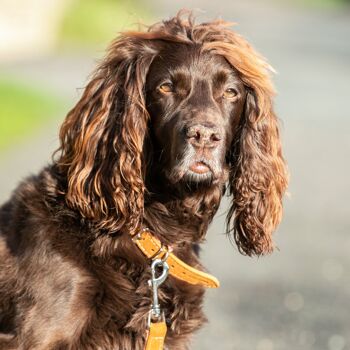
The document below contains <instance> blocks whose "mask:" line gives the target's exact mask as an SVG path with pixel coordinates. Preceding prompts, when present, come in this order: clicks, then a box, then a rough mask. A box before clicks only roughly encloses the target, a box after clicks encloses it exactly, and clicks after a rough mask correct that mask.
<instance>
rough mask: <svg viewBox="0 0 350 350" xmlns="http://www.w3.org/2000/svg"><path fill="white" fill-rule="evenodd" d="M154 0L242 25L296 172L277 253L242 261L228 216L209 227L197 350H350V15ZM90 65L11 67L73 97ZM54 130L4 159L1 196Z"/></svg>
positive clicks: (64, 61)
mask: <svg viewBox="0 0 350 350" xmlns="http://www.w3.org/2000/svg"><path fill="white" fill-rule="evenodd" d="M152 3H153V5H154V6H153V7H154V9H155V11H157V13H156V15H157V17H164V16H165V17H168V16H170V15H171V14H174V13H175V12H176V11H177V9H178V8H181V7H187V8H201V9H203V10H205V11H206V12H205V13H203V14H202V15H201V17H202V18H212V17H215V16H218V15H221V16H222V17H223V18H225V19H228V20H233V21H235V22H238V23H239V26H238V28H237V29H238V30H239V31H240V32H241V33H242V34H244V35H245V36H246V37H247V38H249V40H250V41H251V42H252V43H253V44H254V45H255V46H256V48H258V49H259V50H260V51H262V52H263V53H264V55H265V56H267V57H268V58H269V60H270V62H271V63H272V65H273V66H274V67H275V68H276V70H277V71H278V72H279V73H278V75H277V76H276V79H275V81H276V85H277V88H278V91H279V96H278V99H277V101H276V108H277V111H278V113H279V115H280V117H281V118H282V120H283V137H284V144H285V154H286V158H287V159H288V162H289V167H290V171H291V175H292V177H291V185H290V189H289V191H290V197H289V198H288V199H287V200H286V202H285V216H284V221H283V223H282V225H281V226H280V228H279V230H278V232H277V233H276V241H277V243H278V246H279V251H277V252H276V253H274V254H273V255H272V256H269V257H265V258H260V259H250V258H247V257H243V256H240V255H239V254H238V253H237V250H236V249H235V248H234V247H232V246H230V243H229V241H228V240H227V238H226V237H225V236H224V235H223V233H222V232H223V231H224V216H219V217H218V218H217V219H216V220H215V222H214V223H213V225H212V227H211V230H210V233H209V235H208V243H207V245H206V246H205V249H204V251H203V258H204V261H205V264H206V266H207V267H208V268H209V269H210V270H211V271H212V272H213V273H215V274H216V275H217V276H218V277H219V278H220V280H221V282H222V287H221V288H220V289H219V290H217V291H209V292H208V293H207V296H208V297H207V303H206V309H207V314H208V318H209V320H210V323H209V324H208V325H207V326H206V327H205V328H204V329H203V331H201V332H200V333H199V334H198V336H197V337H196V339H195V340H194V342H193V349H195V350H209V349H210V350H212V349H213V348H216V349H220V350H233V349H235V350H255V349H256V350H327V349H329V350H343V349H344V350H345V349H350V312H349V311H350V310H349V305H350V302H349V297H350V273H349V271H350V257H349V253H348V252H349V249H350V235H349V231H350V219H349V218H350V208H349V204H348V202H349V195H350V188H349V172H350V165H349V152H350V137H349V135H350V118H349V117H350V112H349V107H348V106H349V94H350V87H349V77H350V40H349V37H350V12H349V11H332V12H329V13H326V12H320V11H306V10H301V9H293V8H288V7H281V6H278V5H276V4H275V5H274V6H272V5H270V4H269V3H268V2H267V1H257V0H255V1H253V0H250V1H245V2H242V1H241V2H239V1H236V0H235V1H230V2H229V1H215V2H212V1H209V0H201V1H199V0H198V1H183V0H178V1H176V2H174V1H168V0H158V1H157V0H152ZM95 57H96V56H95ZM92 65H93V55H89V56H87V55H86V56H85V58H82V57H75V58H73V59H71V58H67V57H59V58H53V59H48V60H44V61H42V62H37V63H35V62H34V63H33V62H32V63H29V64H27V65H16V66H8V67H6V69H7V71H10V72H12V73H13V74H19V75H20V76H22V77H23V76H24V77H27V78H28V79H32V80H37V81H38V82H39V83H40V82H41V83H46V82H49V83H50V84H51V85H52V88H54V89H57V91H58V92H60V93H62V94H65V95H66V96H68V97H69V98H71V99H72V100H73V99H74V97H76V92H75V88H76V87H81V86H83V84H84V81H85V77H86V76H87V72H88V71H89V70H90V68H91V66H92ZM3 68H4V67H3ZM49 73H50V74H49ZM55 128H56V125H52V126H50V127H49V128H48V129H45V130H43V131H42V132H41V133H40V132H39V134H38V135H37V136H36V137H35V139H34V141H32V140H31V141H30V142H28V143H24V144H23V145H21V146H18V147H17V148H16V149H15V150H13V151H11V153H10V154H5V155H1V156H0V157H1V158H0V167H1V173H0V176H1V181H0V200H2V199H4V198H5V197H7V196H8V193H9V189H10V188H11V187H13V185H14V184H15V183H16V182H17V181H18V179H19V178H21V177H22V176H24V175H25V174H27V173H28V171H34V170H36V169H37V168H38V167H39V166H41V165H42V164H44V162H45V160H46V159H48V155H49V153H50V152H51V150H52V149H54V147H55V140H56V136H55V135H56V130H55ZM222 211H223V212H224V211H225V205H223V206H222Z"/></svg>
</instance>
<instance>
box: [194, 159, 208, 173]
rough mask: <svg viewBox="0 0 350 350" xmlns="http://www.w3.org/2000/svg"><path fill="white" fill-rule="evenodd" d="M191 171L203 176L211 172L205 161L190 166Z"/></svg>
mask: <svg viewBox="0 0 350 350" xmlns="http://www.w3.org/2000/svg"><path fill="white" fill-rule="evenodd" d="M189 170H190V171H192V172H193V173H195V174H199V175H202V174H206V173H208V172H210V167H209V166H208V165H207V164H206V163H205V162H203V161H199V162H198V161H196V162H194V163H192V164H191V165H190V167H189Z"/></svg>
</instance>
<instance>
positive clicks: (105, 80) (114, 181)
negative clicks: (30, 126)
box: [57, 33, 155, 232]
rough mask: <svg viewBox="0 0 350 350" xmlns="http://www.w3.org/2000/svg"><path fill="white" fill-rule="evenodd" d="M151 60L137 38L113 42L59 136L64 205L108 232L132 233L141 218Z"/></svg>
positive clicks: (146, 47)
mask: <svg viewBox="0 0 350 350" xmlns="http://www.w3.org/2000/svg"><path fill="white" fill-rule="evenodd" d="M154 55H155V51H154V49H153V48H152V46H151V43H150V41H149V40H145V39H143V38H142V37H141V36H140V37H138V35H137V33H126V34H123V35H122V36H121V37H120V38H118V39H117V40H116V41H115V42H113V43H112V45H111V47H110V49H109V51H108V53H107V55H106V58H105V59H104V60H103V61H102V62H101V64H100V66H99V67H98V69H97V70H96V72H95V74H94V76H93V77H92V79H91V81H90V83H89V84H88V85H87V87H86V88H85V90H84V92H83V95H82V97H81V99H80V101H79V102H78V103H77V104H76V106H75V107H74V108H73V109H72V110H71V111H70V112H69V114H68V116H67V117H66V119H65V121H64V123H63V125H62V128H61V131H60V142H61V145H60V148H59V150H58V154H59V159H57V163H58V165H59V166H60V168H61V169H63V170H64V171H65V174H66V175H67V180H68V183H67V191H66V201H67V203H68V205H69V206H71V207H73V208H75V209H78V210H79V211H80V212H81V214H82V215H83V216H84V217H87V218H89V219H92V221H94V222H96V224H98V226H99V227H100V228H103V229H107V230H108V231H117V230H119V229H120V228H121V227H125V228H126V229H127V230H129V231H131V232H134V231H135V230H136V229H137V228H138V226H139V224H140V220H141V217H142V214H143V205H144V199H143V195H144V181H143V166H142V148H143V143H144V138H145V134H146V131H147V121H148V117H149V116H148V113H147V110H146V107H145V97H144V85H145V80H146V75H147V72H148V69H149V66H150V64H151V62H152V59H153V57H154Z"/></svg>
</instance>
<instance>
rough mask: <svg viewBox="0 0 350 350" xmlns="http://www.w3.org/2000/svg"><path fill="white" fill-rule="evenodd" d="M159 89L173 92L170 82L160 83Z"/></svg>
mask: <svg viewBox="0 0 350 350" xmlns="http://www.w3.org/2000/svg"><path fill="white" fill-rule="evenodd" d="M158 89H159V91H160V92H162V93H164V94H168V93H170V92H173V89H174V86H173V84H172V83H163V84H162V85H160V86H159V88H158Z"/></svg>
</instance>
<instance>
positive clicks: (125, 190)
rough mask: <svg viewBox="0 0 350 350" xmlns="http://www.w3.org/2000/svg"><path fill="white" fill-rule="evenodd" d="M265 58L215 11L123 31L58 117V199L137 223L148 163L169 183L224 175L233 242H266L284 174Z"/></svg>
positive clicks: (104, 220)
mask: <svg viewBox="0 0 350 350" xmlns="http://www.w3.org/2000/svg"><path fill="white" fill-rule="evenodd" d="M269 70H270V67H269V65H268V64H267V63H266V61H265V60H264V59H263V58H262V57H261V56H260V55H259V54H257V53H256V52H255V51H254V50H253V49H252V47H251V46H250V45H249V44H248V43H247V42H246V41H245V40H244V39H243V38H242V37H241V36H239V35H238V34H236V33H235V32H233V31H231V30H230V29H228V26H227V23H224V22H221V21H215V22H211V23H205V24H198V25H196V24H194V23H193V22H192V20H191V19H187V20H186V19H183V18H182V17H181V16H176V17H175V18H172V19H170V20H169V21H165V22H162V23H159V24H156V25H154V26H152V27H151V28H150V29H149V30H148V31H147V32H126V33H122V34H121V35H120V37H119V38H117V39H116V40H115V41H114V42H113V43H112V45H111V46H110V49H109V51H108V54H107V56H106V58H105V59H104V60H103V61H102V63H101V65H100V66H99V67H98V69H97V71H96V73H95V75H94V77H93V78H92V80H91V82H90V83H89V84H88V86H87V87H86V89H85V91H84V94H83V96H82V98H81V100H80V101H79V102H78V103H77V105H76V106H75V107H74V108H73V110H72V111H71V112H70V113H69V114H68V116H67V118H66V120H65V122H64V124H63V126H62V128H61V133H60V139H61V147H60V158H59V159H58V160H57V163H58V164H59V166H60V167H61V168H62V169H63V170H64V171H65V173H66V174H67V178H68V186H67V187H68V188H67V193H66V200H67V203H68V204H69V205H70V206H72V207H74V208H77V209H78V210H79V211H80V212H81V213H82V215H84V216H85V217H88V218H90V219H92V220H93V221H95V222H96V224H98V225H99V226H100V227H101V228H105V229H108V230H112V231H116V230H120V229H121V228H122V227H123V228H125V229H127V230H129V231H130V232H131V233H134V232H136V231H137V230H138V229H139V227H140V224H141V222H142V216H143V210H144V192H145V176H146V174H147V173H149V169H148V170H147V167H148V166H155V167H158V168H160V169H162V171H161V176H162V177H163V179H162V180H163V181H166V182H168V184H169V186H177V187H178V186H184V187H185V186H187V188H188V190H189V191H195V190H196V188H197V189H198V188H202V187H207V188H210V187H214V186H218V185H221V186H224V185H226V186H227V187H228V188H229V193H230V195H231V196H232V205H231V208H230V210H229V213H228V230H229V231H233V236H234V238H235V240H236V242H237V244H238V247H239V248H240V251H241V252H243V253H245V254H248V255H251V254H262V253H266V252H269V251H271V250H272V247H273V245H272V240H271V233H272V231H273V230H274V229H275V227H276V226H277V224H278V223H279V221H280V218H281V212H282V203H281V199H282V195H283V193H284V191H285V188H286V185H287V174H286V168H285V163H284V160H283V157H282V154H281V145H280V140H279V132H278V125H277V119H276V117H275V114H274V112H273V107H272V98H273V93H274V92H273V87H272V84H271V81H270V77H269ZM146 140H147V141H150V142H151V143H152V152H153V154H152V157H153V161H152V164H153V165H149V163H148V161H149V158H150V157H149V156H150V155H149V154H145V149H148V148H147V147H145V143H146ZM189 184H195V185H196V186H193V188H192V187H191V186H189Z"/></svg>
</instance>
